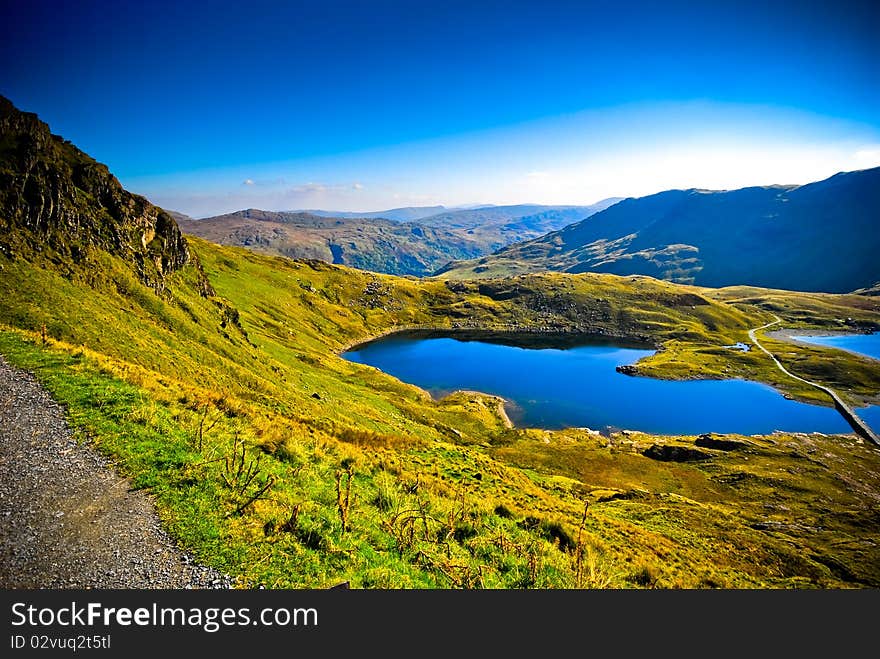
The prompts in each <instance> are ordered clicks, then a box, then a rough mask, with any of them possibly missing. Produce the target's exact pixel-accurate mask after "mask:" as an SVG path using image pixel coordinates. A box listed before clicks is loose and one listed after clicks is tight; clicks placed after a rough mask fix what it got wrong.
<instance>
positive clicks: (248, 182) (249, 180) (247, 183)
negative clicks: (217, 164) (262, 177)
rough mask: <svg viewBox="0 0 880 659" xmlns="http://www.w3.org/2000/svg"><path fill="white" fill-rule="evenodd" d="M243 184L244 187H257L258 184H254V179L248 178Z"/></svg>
mask: <svg viewBox="0 0 880 659" xmlns="http://www.w3.org/2000/svg"><path fill="white" fill-rule="evenodd" d="M241 184H242V185H256V184H255V183H254V179H252V178H246V179H245V180H244V181H242V183H241Z"/></svg>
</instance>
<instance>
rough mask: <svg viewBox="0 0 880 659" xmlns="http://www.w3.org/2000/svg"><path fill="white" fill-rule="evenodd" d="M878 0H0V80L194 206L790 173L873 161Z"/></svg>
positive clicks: (605, 188) (120, 164) (430, 197)
mask: <svg viewBox="0 0 880 659" xmlns="http://www.w3.org/2000/svg"><path fill="white" fill-rule="evenodd" d="M872 4H873V5H874V7H872ZM878 4H880V3H849V2H846V1H838V2H828V3H813V2H803V3H774V2H735V3H733V2H731V3H700V2H686V3H676V2H664V3H659V2H658V3H645V2H623V1H617V2H554V1H552V0H544V1H542V2H516V1H514V0H507V1H504V2H480V1H479V0H470V1H468V2H457V1H455V0H444V1H442V2H433V1H430V0H428V1H418V2H417V1H413V2H385V1H382V0H374V1H371V2H357V3H348V2H346V3H342V2H333V1H328V0H323V1H321V2H310V3H299V2H290V3H282V2H262V1H260V0H250V1H248V2H214V3H198V2H180V1H175V2H161V1H160V2H143V3H140V2H138V3H126V2H100V3H99V2H92V1H89V0H79V1H78V2H46V1H44V0H28V1H27V2H24V1H21V0H16V1H14V2H10V1H8V0H2V17H0V18H2V20H0V67H2V68H0V93H2V94H4V95H6V96H8V97H9V98H10V99H11V100H12V101H13V102H14V103H15V104H16V105H17V106H18V107H20V108H22V109H24V110H28V111H32V112H37V113H38V114H39V115H40V116H41V118H43V119H44V120H45V121H47V122H48V123H49V124H50V125H51V127H52V129H53V131H54V132H56V133H59V134H62V135H64V136H65V137H66V138H68V139H70V140H72V141H73V142H74V143H75V144H77V145H78V146H79V147H80V148H82V149H83V150H84V151H86V152H88V153H90V154H91V155H93V156H94V157H95V158H97V159H98V160H100V161H102V162H105V163H107V164H108V165H109V166H110V168H111V170H112V171H113V172H114V173H116V175H117V176H118V177H119V178H120V180H121V181H122V182H123V184H125V185H126V186H127V187H129V188H130V189H132V190H134V191H136V192H140V193H142V194H146V195H147V196H148V197H150V198H151V199H152V200H154V201H156V202H157V203H160V204H162V205H164V206H166V207H169V208H175V209H178V210H182V211H184V212H189V213H192V214H194V215H196V216H203V215H208V214H211V213H213V212H220V211H227V210H232V209H234V208H239V207H246V206H255V207H264V208H272V209H284V208H302V207H319V206H320V207H335V208H339V209H359V210H369V209H371V208H380V207H390V206H401V205H410V204H413V205H417V204H422V203H424V204H428V203H446V204H457V203H476V202H486V203H509V202H525V201H534V202H552V203H565V202H570V203H589V202H591V201H595V200H597V199H599V198H600V197H603V196H612V195H614V196H617V195H620V196H627V195H638V194H647V193H649V192H653V191H656V190H659V189H663V188H665V187H691V186H700V187H737V186H739V185H745V184H769V183H789V182H795V183H797V182H806V181H807V180H810V179H811V178H820V177H823V176H825V175H828V174H831V173H834V172H835V171H838V170H839V169H856V168H859V167H867V166H874V165H878V164H880V84H878V80H880V39H878V31H880V27H878V26H880V9H878V8H877V5H878ZM712 5H714V6H712Z"/></svg>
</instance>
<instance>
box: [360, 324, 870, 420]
mask: <svg viewBox="0 0 880 659" xmlns="http://www.w3.org/2000/svg"><path fill="white" fill-rule="evenodd" d="M507 342H508V341H506V340H505V339H504V338H499V337H497V336H493V337H492V338H491V339H490V340H488V341H487V340H486V338H481V339H480V340H475V338H474V337H473V336H472V337H470V338H468V339H467V340H463V339H462V338H450V337H448V336H446V337H438V336H429V337H428V338H426V337H425V336H419V335H417V334H409V335H407V334H403V335H392V336H390V337H386V338H383V339H379V340H377V341H374V342H372V343H369V344H365V345H362V346H359V347H357V348H355V349H354V350H352V351H349V352H347V353H345V354H344V355H343V357H345V358H346V359H348V360H350V361H353V362H358V363H362V364H368V365H370V366H375V367H376V368H378V369H380V370H382V371H384V372H386V373H389V374H390V375H393V376H395V377H397V378H398V379H400V380H403V381H404V382H409V383H411V384H415V385H417V386H419V387H421V388H422V389H425V390H427V391H429V392H430V393H431V394H432V395H433V396H435V397H440V396H443V395H445V394H448V393H450V392H452V391H455V390H458V389H466V390H476V391H482V392H486V393H491V394H495V395H498V396H502V397H503V398H505V399H506V400H507V401H509V402H508V404H507V405H506V409H507V412H508V415H509V416H510V417H511V420H513V422H514V423H515V424H516V425H517V426H525V427H540V428H548V429H554V428H565V427H589V428H593V429H596V430H608V429H630V430H642V431H645V432H652V433H658V434H699V433H704V432H718V433H742V434H761V433H770V432H772V431H774V430H783V431H790V432H814V431H815V432H823V433H849V432H851V429H850V427H849V425H847V423H846V422H845V421H844V420H843V418H842V417H841V416H840V415H839V414H838V413H837V412H836V411H835V410H834V409H832V408H830V407H820V406H817V405H808V404H805V403H798V402H795V401H791V400H788V399H786V398H784V397H783V396H782V395H781V394H780V393H778V392H777V391H775V390H774V389H773V388H772V387H769V386H767V385H764V384H760V383H757V382H748V381H744V380H697V381H686V382H677V381H667V380H655V379H651V378H644V377H633V376H628V375H624V374H621V373H618V372H617V371H616V370H615V367H616V366H621V365H624V364H632V363H634V362H636V361H638V360H639V359H640V358H642V357H644V356H647V355H649V354H651V353H652V352H653V351H652V350H651V349H648V348H645V347H634V346H632V345H629V346H626V345H620V344H614V343H609V342H607V341H594V342H590V343H585V342H584V341H583V340H581V343H580V344H578V345H570V344H569V345H565V346H564V347H563V346H559V347H548V346H547V345H544V346H540V345H538V346H529V347H525V346H523V345H509V344H505V343H507ZM877 410H880V408H877V407H874V408H869V411H871V415H872V416H874V414H875V411H877ZM857 412H859V413H860V414H861V413H862V412H863V410H857ZM877 416H880V414H878V415H877ZM866 418H867V417H866ZM878 421H880V419H878ZM869 423H870V422H869Z"/></svg>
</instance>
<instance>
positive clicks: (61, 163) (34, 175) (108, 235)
mask: <svg viewBox="0 0 880 659" xmlns="http://www.w3.org/2000/svg"><path fill="white" fill-rule="evenodd" d="M96 249H97V250H104V251H107V252H109V253H111V254H113V255H115V256H119V257H121V258H122V259H123V260H124V261H125V262H127V263H129V264H130V265H131V266H132V267H133V269H134V270H135V272H136V273H137V275H138V277H139V279H140V280H141V281H143V282H144V283H145V284H147V285H149V286H151V287H153V288H156V289H159V288H162V287H163V281H164V277H165V276H166V275H167V274H169V273H171V272H173V271H175V270H177V269H179V268H181V267H183V266H184V265H185V264H186V263H187V262H188V261H189V260H190V253H189V250H188V247H187V243H186V240H185V238H184V237H183V236H182V235H181V233H180V229H179V228H178V226H177V223H176V222H175V221H174V219H173V218H172V217H171V216H170V215H169V214H168V213H167V212H165V211H164V210H162V209H161V208H158V207H156V206H154V205H152V204H151V203H150V202H149V201H147V200H146V199H145V198H143V197H140V196H138V195H135V194H131V193H130V192H127V191H126V190H124V189H123V188H122V186H121V185H120V183H119V181H118V180H117V179H116V177H114V176H113V175H112V174H111V173H110V172H109V170H108V169H107V167H106V166H105V165H103V164H101V163H99V162H96V161H95V160H94V159H92V158H90V157H89V156H88V155H86V154H85V153H83V152H82V151H80V150H79V149H77V148H76V147H75V146H73V145H72V144H71V143H70V142H69V141H67V140H65V139H62V138H61V137H59V136H57V135H53V134H52V133H51V132H50V130H49V126H47V125H46V124H45V123H43V122H42V121H40V120H39V118H38V117H37V115H35V114H31V113H27V112H21V111H19V110H18V109H16V108H15V106H14V105H13V104H12V103H11V102H10V101H9V100H8V99H6V98H3V97H2V96H0V251H2V252H3V253H4V254H5V255H6V256H7V257H10V258H19V257H21V258H30V259H33V258H39V257H44V258H48V259H51V260H53V261H59V260H72V261H74V262H77V263H79V262H83V261H84V260H86V259H87V258H88V256H89V254H90V253H91V252H92V251H93V250H96Z"/></svg>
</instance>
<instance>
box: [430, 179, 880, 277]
mask: <svg viewBox="0 0 880 659" xmlns="http://www.w3.org/2000/svg"><path fill="white" fill-rule="evenodd" d="M878 254H880V167H878V168H873V169H867V170H860V171H854V172H842V173H839V174H836V175H834V176H832V177H830V178H828V179H826V180H824V181H818V182H815V183H809V184H806V185H801V186H779V185H776V186H766V187H750V188H742V189H739V190H731V191H708V190H697V189H691V190H667V191H665V192H660V193H658V194H654V195H650V196H647V197H641V198H638V199H633V198H630V199H625V200H623V201H621V202H619V203H617V204H615V205H614V206H612V207H610V208H608V209H606V210H604V211H601V212H599V213H596V214H595V215H593V216H591V217H590V218H587V219H585V220H583V221H580V222H577V223H575V224H572V225H570V226H567V227H565V228H563V229H561V230H558V231H553V232H551V233H549V234H547V235H546V236H543V237H540V238H537V239H534V240H529V241H526V242H522V243H519V244H516V245H511V246H509V247H506V248H503V249H501V250H499V251H497V252H496V253H495V254H493V255H491V256H487V257H483V258H480V259H478V260H477V261H475V262H471V263H457V264H450V265H449V266H448V267H447V268H445V269H444V270H445V272H444V274H445V276H447V277H450V278H468V277H480V276H482V277H485V276H496V275H497V276H500V275H508V274H515V273H523V272H538V271H542V270H558V271H564V272H572V273H577V272H606V273H612V274H618V275H650V276H652V277H657V278H659V279H666V280H669V281H674V282H678V283H686V284H697V285H700V286H711V287H721V286H729V285H737V284H748V285H752V286H763V287H767V288H783V289H788V290H801V291H824V292H835V293H841V292H848V291H852V290H855V289H858V288H863V287H866V286H871V285H872V284H874V283H875V282H877V281H878V279H880V257H878Z"/></svg>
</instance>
